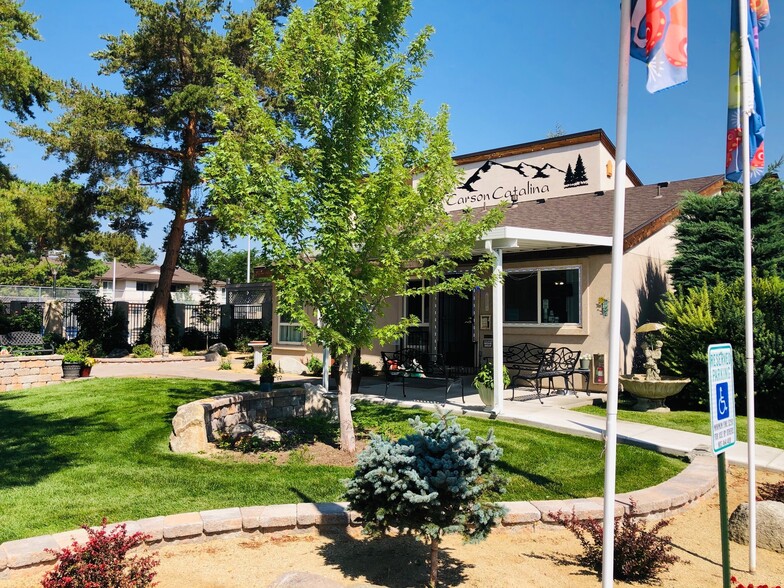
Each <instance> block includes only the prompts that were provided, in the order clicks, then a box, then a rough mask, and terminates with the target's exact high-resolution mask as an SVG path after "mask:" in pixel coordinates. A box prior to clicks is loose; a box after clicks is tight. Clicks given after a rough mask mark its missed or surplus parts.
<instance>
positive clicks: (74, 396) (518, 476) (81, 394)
mask: <svg viewBox="0 0 784 588" xmlns="http://www.w3.org/2000/svg"><path fill="white" fill-rule="evenodd" d="M242 389H244V387H242V386H237V385H235V384H230V383H225V382H215V381H199V380H184V379H96V380H91V381H86V382H75V383H69V384H61V385H56V386H48V387H45V388H36V389H32V390H26V391H20V392H6V393H3V394H0V455H2V460H0V542H2V541H8V540H12V539H19V538H23V537H30V536H34V535H40V534H44V533H52V532H58V531H63V530H68V529H73V528H76V527H78V526H79V525H81V524H85V523H86V524H91V525H92V524H98V523H99V522H100V520H101V518H102V517H104V516H105V517H107V518H108V519H109V520H110V521H122V520H133V519H139V518H144V517H150V516H157V515H163V514H171V513H178V512H189V511H198V510H207V509H213V508H225V507H230V506H248V505H255V504H277V503H289V502H302V501H332V500H338V499H340V498H341V495H342V491H343V487H342V485H341V483H340V480H341V479H342V478H347V477H349V476H350V475H351V474H352V470H351V469H350V468H343V467H328V466H315V465H309V464H307V463H302V461H300V462H298V463H292V464H287V465H275V464H272V463H235V462H230V461H227V460H220V461H214V460H209V459H205V458H203V457H198V456H189V455H175V454H173V453H171V452H170V451H169V449H168V438H169V432H170V430H171V419H172V417H173V416H174V413H175V411H176V408H177V406H178V405H180V404H184V403H186V402H190V401H192V400H196V399H198V398H204V397H207V396H213V395H217V394H225V393H229V392H238V391H241V390H242ZM354 414H355V419H356V422H357V425H358V428H364V429H378V430H380V431H381V432H385V433H387V434H390V435H393V436H397V435H401V434H406V433H408V432H410V428H409V426H408V424H407V419H408V418H409V417H411V416H413V415H414V414H421V415H423V416H426V415H427V413H416V412H415V411H407V410H403V409H399V408H394V407H390V406H382V405H360V406H359V408H358V410H357V411H356V412H355V413H354ZM461 422H462V423H463V424H464V425H465V426H467V427H469V428H470V429H471V430H472V432H473V434H474V435H484V434H486V431H487V429H488V427H489V426H490V422H489V421H487V420H484V419H461ZM492 426H493V427H494V429H495V431H496V436H497V439H498V442H499V444H500V445H502V447H503V448H504V451H505V453H504V463H503V465H502V468H503V470H504V471H506V472H507V473H508V474H509V475H510V476H511V477H512V480H511V483H510V485H509V492H508V494H507V495H505V497H504V499H505V500H531V499H543V498H567V497H585V496H593V495H599V494H601V491H602V465H603V457H602V446H601V444H600V443H599V442H596V441H590V440H586V439H581V438H573V437H568V436H563V435H559V434H555V433H550V432H546V431H542V430H538V429H531V428H526V427H521V426H517V425H511V424H507V423H501V422H494V423H493V424H492ZM617 467H618V481H617V488H618V492H625V491H630V490H634V489H638V488H643V487H646V486H649V485H653V484H657V483H659V482H661V481H663V480H664V479H667V478H669V477H671V476H673V475H674V474H675V473H677V472H678V471H680V470H681V469H682V468H683V467H684V465H683V463H682V462H679V461H677V460H673V459H670V458H666V457H663V456H659V455H656V454H654V453H652V452H649V451H645V450H641V449H638V448H635V447H628V446H620V447H619V448H618V466H617Z"/></svg>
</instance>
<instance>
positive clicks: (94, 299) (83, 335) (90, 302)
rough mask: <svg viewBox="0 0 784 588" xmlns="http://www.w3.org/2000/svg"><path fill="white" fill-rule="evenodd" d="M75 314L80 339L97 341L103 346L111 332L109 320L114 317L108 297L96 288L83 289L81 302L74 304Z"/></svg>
mask: <svg viewBox="0 0 784 588" xmlns="http://www.w3.org/2000/svg"><path fill="white" fill-rule="evenodd" d="M73 314H74V316H75V317H76V322H77V324H78V325H79V335H78V336H79V339H90V340H91V341H96V342H97V343H98V344H99V345H100V346H101V347H102V348H103V347H104V338H106V337H107V335H109V334H110V333H109V321H110V319H111V317H112V311H111V306H110V305H109V303H108V301H107V300H106V298H104V297H103V296H99V295H98V293H97V292H96V291H95V290H82V291H81V292H80V293H79V302H77V303H76V304H74V305H73ZM104 351H106V350H105V349H104ZM108 351H111V349H109V350H108ZM99 355H100V354H99Z"/></svg>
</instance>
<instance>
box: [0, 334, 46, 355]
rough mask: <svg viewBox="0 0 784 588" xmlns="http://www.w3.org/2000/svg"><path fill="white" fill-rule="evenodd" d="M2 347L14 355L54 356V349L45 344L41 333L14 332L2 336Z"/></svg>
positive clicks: (0, 341) (0, 336) (0, 345)
mask: <svg viewBox="0 0 784 588" xmlns="http://www.w3.org/2000/svg"><path fill="white" fill-rule="evenodd" d="M0 347H6V348H8V349H9V350H10V351H11V353H13V354H14V355H52V354H53V353H54V348H53V347H52V345H51V344H47V343H45V342H44V338H43V337H42V336H41V335H40V334H39V333H31V332H29V331H12V332H11V333H7V334H5V335H0Z"/></svg>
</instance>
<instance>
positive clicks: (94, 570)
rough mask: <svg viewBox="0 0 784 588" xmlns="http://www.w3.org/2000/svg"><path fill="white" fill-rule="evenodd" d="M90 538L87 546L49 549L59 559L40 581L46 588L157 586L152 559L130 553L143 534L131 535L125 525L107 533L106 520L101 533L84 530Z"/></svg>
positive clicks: (99, 531)
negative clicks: (155, 584)
mask: <svg viewBox="0 0 784 588" xmlns="http://www.w3.org/2000/svg"><path fill="white" fill-rule="evenodd" d="M82 528H83V529H84V530H85V531H87V535H88V537H89V539H88V541H87V543H86V544H85V545H80V544H79V543H78V542H76V541H74V542H73V543H72V544H71V547H65V548H64V549H62V550H60V551H55V550H51V549H47V551H48V552H50V553H52V554H54V555H55V556H57V562H56V563H55V566H54V569H53V570H51V571H49V572H47V573H46V575H45V576H44V578H43V580H42V581H41V585H42V586H43V588H78V587H82V588H145V587H147V586H154V583H153V578H154V577H155V573H156V572H155V571H154V568H155V566H157V565H158V561H157V560H156V559H155V558H154V557H153V556H145V557H139V556H133V557H130V558H128V557H127V555H128V552H129V551H130V550H131V549H134V548H135V547H138V546H140V545H141V544H142V543H143V541H144V538H145V537H144V535H143V534H142V533H134V534H132V535H128V533H127V531H126V529H125V525H124V524H122V525H118V526H116V527H115V528H114V529H112V530H111V531H107V530H106V519H105V518H104V519H103V521H102V522H101V526H100V528H98V529H92V528H90V527H87V526H83V527H82Z"/></svg>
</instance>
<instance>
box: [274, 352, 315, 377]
mask: <svg viewBox="0 0 784 588" xmlns="http://www.w3.org/2000/svg"><path fill="white" fill-rule="evenodd" d="M276 363H277V364H278V368H279V369H280V371H281V372H283V373H284V374H306V373H307V372H308V368H307V367H305V364H303V363H302V362H301V361H299V360H298V359H296V358H294V357H289V356H287V355H284V356H282V357H280V358H279V359H278V360H277V361H276Z"/></svg>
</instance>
